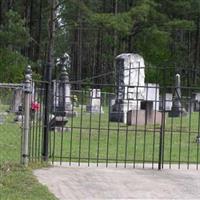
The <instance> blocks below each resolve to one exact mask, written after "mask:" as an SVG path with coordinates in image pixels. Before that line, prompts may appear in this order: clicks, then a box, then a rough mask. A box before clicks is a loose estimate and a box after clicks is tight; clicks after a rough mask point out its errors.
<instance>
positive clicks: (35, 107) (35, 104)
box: [31, 101, 40, 111]
mask: <svg viewBox="0 0 200 200" xmlns="http://www.w3.org/2000/svg"><path fill="white" fill-rule="evenodd" d="M31 109H32V110H33V111H39V110H40V104H39V103H38V102H37V101H36V102H32V103H31Z"/></svg>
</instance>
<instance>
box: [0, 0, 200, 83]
mask: <svg viewBox="0 0 200 200" xmlns="http://www.w3.org/2000/svg"><path fill="white" fill-rule="evenodd" d="M52 12H53V14H54V15H53V16H54V18H53V21H52V20H51V17H52ZM50 23H54V28H52V27H51V26H50ZM50 27H51V28H50ZM52 36H53V41H52ZM50 41H51V42H53V46H50V45H49V42H50ZM50 47H51V48H52V47H53V49H51V50H52V59H53V65H54V69H57V66H56V65H55V63H56V58H59V57H61V56H63V55H64V53H67V54H69V56H70V65H71V67H70V68H69V69H68V72H69V77H70V80H72V81H77V80H86V81H89V82H90V81H91V80H92V81H94V82H95V83H114V77H113V75H112V73H113V72H114V70H115V63H114V59H115V57H116V56H117V55H118V54H120V53H123V52H131V53H138V54H140V55H142V56H143V57H144V59H145V62H146V65H147V66H151V70H149V71H148V72H146V82H158V83H159V82H160V80H159V78H160V79H161V78H162V77H159V78H155V74H156V73H157V72H158V70H159V69H161V68H162V69H163V68H164V67H171V69H172V73H171V74H169V79H168V80H167V83H169V84H170V83H172V81H173V76H171V75H172V74H173V73H175V72H179V73H181V74H182V75H183V76H185V77H186V78H187V81H188V85H190V86H191V85H195V84H197V83H198V82H199V75H200V72H199V71H200V70H199V63H200V1H199V0H176V1H174V0H0V61H1V62H0V82H12V83H14V82H18V81H21V80H22V79H23V71H24V68H25V66H26V65H27V64H31V65H32V67H33V71H34V75H35V76H38V77H39V76H41V74H42V72H43V67H44V63H46V62H48V52H49V48H50ZM101 75H102V76H101ZM53 76H56V70H53ZM91 77H99V78H96V79H91Z"/></svg>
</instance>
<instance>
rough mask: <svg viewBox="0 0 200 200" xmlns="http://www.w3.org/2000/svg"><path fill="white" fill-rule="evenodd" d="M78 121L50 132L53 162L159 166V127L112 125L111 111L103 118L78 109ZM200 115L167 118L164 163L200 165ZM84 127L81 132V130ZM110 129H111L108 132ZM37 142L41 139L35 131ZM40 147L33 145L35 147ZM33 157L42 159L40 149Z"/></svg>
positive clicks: (106, 111)
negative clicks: (60, 131) (67, 127)
mask: <svg viewBox="0 0 200 200" xmlns="http://www.w3.org/2000/svg"><path fill="white" fill-rule="evenodd" d="M77 111H78V113H79V115H78V117H75V118H73V121H72V119H69V122H68V126H69V127H73V129H72V130H71V131H68V132H66V131H64V132H63V133H59V132H51V137H50V138H51V145H50V146H51V149H50V150H49V151H50V154H51V155H52V157H51V158H50V159H52V160H55V161H58V160H59V158H60V157H62V161H66V162H68V161H74V162H77V161H78V162H79V161H80V162H101V163H102V162H118V163H124V162H128V163H135V162H143V161H145V162H155V163H156V162H158V158H159V144H160V126H159V125H155V126H154V125H148V126H127V125H125V124H123V123H116V122H110V123H109V120H108V110H107V109H106V108H105V107H104V114H102V115H101V116H100V115H99V114H92V115H90V114H89V113H86V112H84V111H82V115H81V110H80V109H77ZM198 119H199V113H192V115H188V116H187V117H182V118H168V117H167V115H166V123H165V127H164V162H165V163H169V162H171V163H199V160H200V152H199V149H200V148H199V145H198V144H197V143H196V142H195V140H196V136H197V134H198ZM80 127H82V128H80ZM108 129H110V130H109V131H108ZM32 137H34V138H36V137H37V138H41V136H40V135H39V133H38V132H37V131H35V133H34V134H32ZM38 144H41V141H40V142H38V140H37V144H36V143H33V146H34V147H36V146H38ZM34 149H36V151H34V152H32V157H37V156H38V157H39V155H40V152H39V151H40V150H41V147H40V149H38V148H34Z"/></svg>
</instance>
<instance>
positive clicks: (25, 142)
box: [21, 66, 32, 167]
mask: <svg viewBox="0 0 200 200" xmlns="http://www.w3.org/2000/svg"><path fill="white" fill-rule="evenodd" d="M29 69H30V67H29V66H28V67H27V71H26V75H25V87H24V127H23V136H22V151H21V152H22V155H21V162H22V164H23V165H25V166H26V167H27V166H28V159H29V158H28V157H29V131H30V127H29V121H30V97H31V79H32V77H31V74H29V73H28V72H30V71H31V69H30V70H29Z"/></svg>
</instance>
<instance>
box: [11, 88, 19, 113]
mask: <svg viewBox="0 0 200 200" xmlns="http://www.w3.org/2000/svg"><path fill="white" fill-rule="evenodd" d="M21 105H22V89H21V88H17V89H15V90H14V92H13V100H12V107H11V112H14V113H16V112H18V111H19V106H21Z"/></svg>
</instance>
